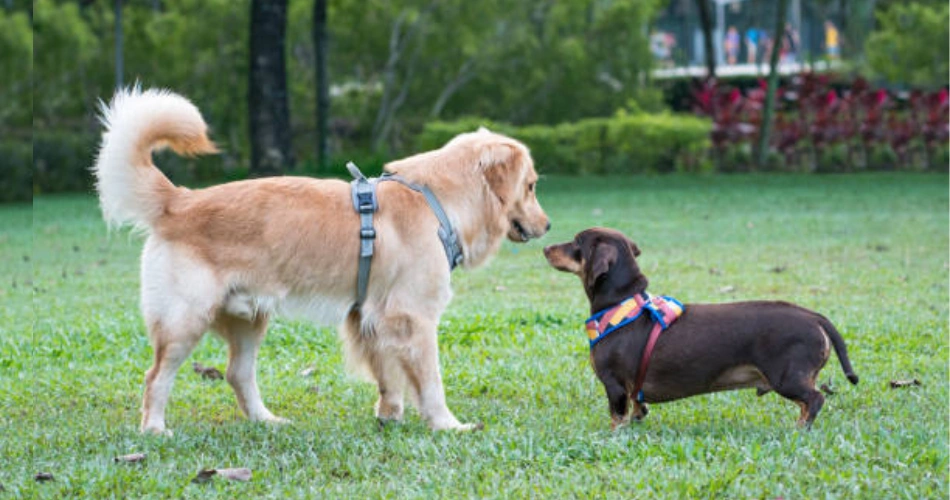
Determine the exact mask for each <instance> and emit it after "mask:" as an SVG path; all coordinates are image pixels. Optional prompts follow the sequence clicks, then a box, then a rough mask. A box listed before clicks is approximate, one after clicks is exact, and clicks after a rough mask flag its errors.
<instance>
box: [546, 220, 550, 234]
mask: <svg viewBox="0 0 950 500" xmlns="http://www.w3.org/2000/svg"><path fill="white" fill-rule="evenodd" d="M550 230H551V221H548V225H546V226H544V232H545V233H546V232H548V231H550Z"/></svg>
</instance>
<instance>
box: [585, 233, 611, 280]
mask: <svg viewBox="0 0 950 500" xmlns="http://www.w3.org/2000/svg"><path fill="white" fill-rule="evenodd" d="M587 262H588V268H587V284H588V287H590V288H592V287H593V286H594V285H595V284H596V283H597V280H599V279H600V278H601V277H602V276H604V275H605V274H607V272H608V271H610V268H611V267H612V266H613V265H614V264H615V263H616V262H617V247H615V246H613V245H610V244H606V243H599V244H597V245H596V246H594V248H593V250H591V253H590V259H588V261H587Z"/></svg>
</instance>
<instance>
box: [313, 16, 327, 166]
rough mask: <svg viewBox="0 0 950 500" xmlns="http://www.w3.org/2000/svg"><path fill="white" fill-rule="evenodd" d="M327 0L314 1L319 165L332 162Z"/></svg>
mask: <svg viewBox="0 0 950 500" xmlns="http://www.w3.org/2000/svg"><path fill="white" fill-rule="evenodd" d="M327 51H328V47H327V0H314V2H313V52H314V64H315V66H316V80H317V82H316V83H317V113H316V119H317V165H319V167H320V169H321V170H323V169H326V168H327V165H329V163H330V137H329V133H330V130H329V129H330V127H329V123H330V80H329V75H327V68H328V67H327Z"/></svg>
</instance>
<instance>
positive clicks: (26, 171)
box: [0, 140, 33, 203]
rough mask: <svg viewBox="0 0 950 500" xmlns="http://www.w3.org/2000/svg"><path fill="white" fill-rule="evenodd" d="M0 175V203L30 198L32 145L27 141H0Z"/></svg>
mask: <svg viewBox="0 0 950 500" xmlns="http://www.w3.org/2000/svg"><path fill="white" fill-rule="evenodd" d="M0 176H2V178H3V182H0V203H3V202H10V201H29V200H30V199H32V197H33V196H32V192H31V190H30V184H31V183H32V180H33V147H32V145H31V144H30V142H29V141H6V140H5V141H0Z"/></svg>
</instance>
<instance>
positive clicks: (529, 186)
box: [528, 182, 535, 193]
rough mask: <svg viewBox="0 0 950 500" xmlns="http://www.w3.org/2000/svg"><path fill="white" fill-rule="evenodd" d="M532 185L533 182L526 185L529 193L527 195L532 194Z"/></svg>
mask: <svg viewBox="0 0 950 500" xmlns="http://www.w3.org/2000/svg"><path fill="white" fill-rule="evenodd" d="M534 185H535V183H534V182H532V183H531V184H528V192H529V193H533V192H534Z"/></svg>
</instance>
